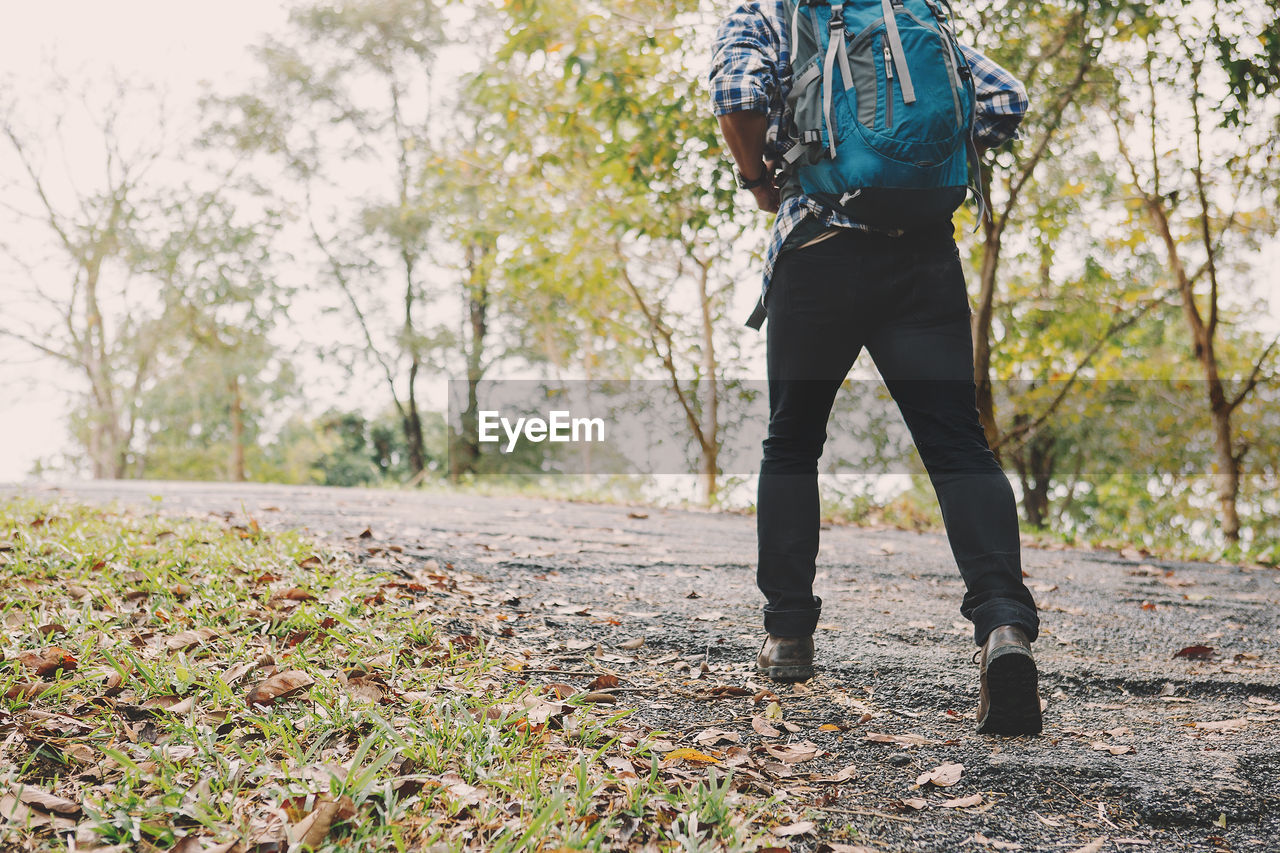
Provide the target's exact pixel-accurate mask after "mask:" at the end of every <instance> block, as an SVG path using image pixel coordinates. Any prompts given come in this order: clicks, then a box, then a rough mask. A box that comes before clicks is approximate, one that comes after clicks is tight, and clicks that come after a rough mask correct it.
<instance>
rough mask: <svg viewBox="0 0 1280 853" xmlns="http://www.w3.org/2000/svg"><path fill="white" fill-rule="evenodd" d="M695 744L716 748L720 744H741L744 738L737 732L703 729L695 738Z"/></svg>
mask: <svg viewBox="0 0 1280 853" xmlns="http://www.w3.org/2000/svg"><path fill="white" fill-rule="evenodd" d="M693 742H694V743H700V744H702V745H703V746H715V745H716V744H719V743H741V742H742V736H741V735H739V734H737V733H736V732H727V731H725V730H724V729H703V730H702V731H700V732H698V734H696V735H694V737H693Z"/></svg>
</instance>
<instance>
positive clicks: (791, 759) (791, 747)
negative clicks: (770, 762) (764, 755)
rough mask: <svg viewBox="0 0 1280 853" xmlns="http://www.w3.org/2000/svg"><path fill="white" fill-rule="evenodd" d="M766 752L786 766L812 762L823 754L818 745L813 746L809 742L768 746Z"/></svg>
mask: <svg viewBox="0 0 1280 853" xmlns="http://www.w3.org/2000/svg"><path fill="white" fill-rule="evenodd" d="M765 751H766V752H768V753H769V754H770V755H772V756H773V757H774V758H776V759H778V760H779V761H781V762H782V763H784V764H800V763H801V762H804V761H810V760H812V759H814V758H817V757H818V755H819V754H821V752H822V750H821V749H820V748H819V747H818V746H817V745H816V744H812V743H810V742H809V741H800V742H799V743H793V744H786V745H776V746H775V745H773V744H768V745H766V746H765Z"/></svg>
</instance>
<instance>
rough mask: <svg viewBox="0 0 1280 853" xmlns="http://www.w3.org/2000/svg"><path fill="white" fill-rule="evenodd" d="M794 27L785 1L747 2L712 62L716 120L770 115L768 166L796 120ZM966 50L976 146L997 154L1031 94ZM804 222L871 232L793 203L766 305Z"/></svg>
mask: <svg viewBox="0 0 1280 853" xmlns="http://www.w3.org/2000/svg"><path fill="white" fill-rule="evenodd" d="M789 27H790V21H789V20H788V15H787V14H786V10H785V8H784V2H783V0H746V2H743V3H741V4H740V5H739V6H738V7H737V8H736V9H734V10H733V11H732V12H731V13H729V15H728V17H726V18H725V19H724V20H723V21H722V22H721V23H720V28H719V30H718V31H717V32H716V38H715V47H714V51H713V53H712V58H711V74H710V79H711V109H712V112H714V113H715V114H716V115H718V116H720V115H725V114H726V113H733V112H739V111H742V110H752V111H755V112H759V113H764V114H765V115H767V116H768V117H769V124H768V131H767V132H766V135H765V157H766V158H769V159H775V158H779V157H780V155H781V154H782V153H783V152H784V151H785V150H786V149H787V148H790V147H791V143H790V141H789V140H788V139H787V135H786V132H785V128H786V127H787V125H788V124H789V123H790V120H791V116H790V115H789V114H788V112H787V109H786V102H787V94H788V93H789V92H790V91H791V43H790V34H789V32H788V30H789ZM960 50H961V51H962V52H963V53H964V56H965V59H966V60H967V61H968V63H969V67H970V69H971V70H972V71H973V82H974V87H975V89H976V91H977V96H978V97H977V108H976V110H975V116H974V124H973V137H974V141H975V142H976V143H977V144H978V145H979V146H982V147H985V148H995V147H996V146H998V145H1001V144H1003V143H1005V142H1007V141H1008V140H1010V139H1013V138H1015V137H1016V136H1017V133H1018V123H1019V122H1021V121H1022V116H1023V115H1024V114H1025V113H1026V111H1027V105H1028V102H1027V92H1026V89H1025V88H1023V86H1022V84H1021V83H1020V82H1018V80H1017V79H1015V78H1014V76H1013V75H1012V74H1010V73H1009V72H1008V71H1006V70H1005V69H1003V68H1001V67H1000V66H999V65H997V64H996V63H994V62H992V61H991V60H990V59H988V58H987V57H986V56H984V55H983V54H981V53H979V52H978V51H976V50H973V49H972V48H969V47H966V46H964V45H961V46H960ZM806 216H813V217H814V218H815V219H817V220H818V221H819V222H821V223H822V224H824V225H826V226H828V227H838V228H859V229H862V230H864V231H870V230H873V229H871V228H869V227H868V226H866V225H861V224H859V223H857V222H853V221H852V220H850V219H849V218H848V217H846V216H844V215H842V214H840V213H838V212H836V211H833V210H829V209H827V208H825V207H824V206H823V205H821V204H819V203H818V202H817V201H815V200H814V199H812V198H810V197H808V196H806V195H798V196H794V197H792V198H789V199H787V200H786V201H785V202H784V203H783V204H782V206H781V207H780V208H779V209H778V215H777V217H776V218H775V219H774V222H773V231H772V233H771V234H770V237H769V246H768V249H767V250H766V251H765V259H764V285H763V288H762V289H761V294H760V301H761V304H763V302H764V294H765V292H767V291H768V289H769V281H770V279H771V278H772V277H773V268H774V264H775V263H777V260H778V255H779V254H780V253H781V251H782V246H783V244H784V243H785V242H786V239H787V235H788V234H790V233H791V231H792V230H793V229H794V228H795V227H796V226H797V225H798V224H800V222H801V220H803V219H804V217H806Z"/></svg>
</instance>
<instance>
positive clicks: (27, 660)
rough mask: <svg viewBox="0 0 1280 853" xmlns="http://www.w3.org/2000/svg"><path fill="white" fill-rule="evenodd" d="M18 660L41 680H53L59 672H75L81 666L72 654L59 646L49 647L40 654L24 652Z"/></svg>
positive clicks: (39, 652)
mask: <svg viewBox="0 0 1280 853" xmlns="http://www.w3.org/2000/svg"><path fill="white" fill-rule="evenodd" d="M17 660H18V662H19V663H21V664H22V665H23V666H25V667H26V668H27V669H30V670H32V671H33V672H35V674H36V675H38V676H40V677H41V678H53V676H54V675H56V674H57V672H58V670H62V671H64V672H73V671H74V670H75V668H76V667H77V666H78V665H79V664H78V663H77V661H76V659H75V656H74V655H72V654H71V652H69V651H67V650H66V649H61V648H58V647H57V646H49V647H47V648H44V649H41V650H40V651H38V652H23V653H22V654H20V655H18V657H17Z"/></svg>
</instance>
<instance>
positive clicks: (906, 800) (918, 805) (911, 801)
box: [898, 797, 929, 811]
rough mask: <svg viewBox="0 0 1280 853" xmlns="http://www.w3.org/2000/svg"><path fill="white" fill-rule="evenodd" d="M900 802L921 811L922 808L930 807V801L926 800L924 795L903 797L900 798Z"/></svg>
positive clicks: (904, 805) (906, 806)
mask: <svg viewBox="0 0 1280 853" xmlns="http://www.w3.org/2000/svg"><path fill="white" fill-rule="evenodd" d="M898 802H899V803H900V804H901V805H902V806H903V807H905V808H908V809H914V810H915V811H920V810H921V809H924V808H928V807H929V801H928V800H926V799H925V798H924V797H903V798H902V799H900V800H898Z"/></svg>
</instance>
